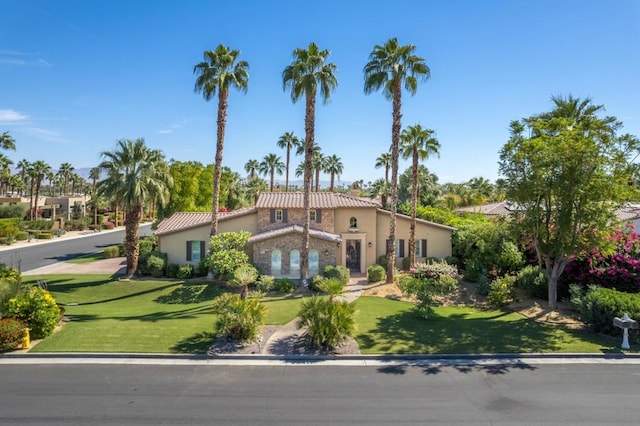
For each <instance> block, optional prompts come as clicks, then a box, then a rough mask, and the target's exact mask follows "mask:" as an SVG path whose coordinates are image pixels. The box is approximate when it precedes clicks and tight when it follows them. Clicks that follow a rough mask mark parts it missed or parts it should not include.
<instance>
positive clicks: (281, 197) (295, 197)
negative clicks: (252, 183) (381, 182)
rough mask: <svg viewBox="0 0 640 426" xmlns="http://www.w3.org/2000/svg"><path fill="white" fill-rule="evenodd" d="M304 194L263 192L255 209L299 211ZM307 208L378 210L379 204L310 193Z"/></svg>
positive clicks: (338, 195) (329, 193) (343, 195)
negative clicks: (362, 208)
mask: <svg viewBox="0 0 640 426" xmlns="http://www.w3.org/2000/svg"><path fill="white" fill-rule="evenodd" d="M303 197H304V193H302V192H263V193H261V194H260V196H259V197H258V202H257V203H256V208H259V209H301V208H303V201H304V199H303ZM309 207H310V208H312V209H338V208H344V207H373V208H379V207H380V203H378V202H376V201H373V200H370V199H368V198H360V197H354V196H352V195H347V194H337V193H334V192H312V193H311V194H309Z"/></svg>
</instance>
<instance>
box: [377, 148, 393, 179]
mask: <svg viewBox="0 0 640 426" xmlns="http://www.w3.org/2000/svg"><path fill="white" fill-rule="evenodd" d="M381 167H384V181H385V182H386V183H389V169H390V168H391V153H390V152H385V153H383V154H380V156H379V157H378V158H376V164H375V168H376V169H379V168H381Z"/></svg>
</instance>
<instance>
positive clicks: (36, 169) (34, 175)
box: [31, 160, 51, 220]
mask: <svg viewBox="0 0 640 426" xmlns="http://www.w3.org/2000/svg"><path fill="white" fill-rule="evenodd" d="M49 173H51V166H50V165H49V164H47V163H45V162H44V161H42V160H38V161H36V162H35V163H33V164H32V165H31V179H32V182H33V183H32V184H31V186H32V187H33V186H34V184H35V205H34V206H33V210H32V212H31V220H34V219H37V216H38V215H37V213H38V200H39V199H40V185H41V184H42V180H43V179H44V178H45V176H47V175H48V174H49Z"/></svg>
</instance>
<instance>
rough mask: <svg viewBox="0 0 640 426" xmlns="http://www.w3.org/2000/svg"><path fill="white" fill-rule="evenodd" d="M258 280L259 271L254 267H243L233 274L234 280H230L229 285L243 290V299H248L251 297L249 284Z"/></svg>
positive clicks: (241, 295)
mask: <svg viewBox="0 0 640 426" xmlns="http://www.w3.org/2000/svg"><path fill="white" fill-rule="evenodd" d="M257 280H258V270H257V269H256V268H255V267H254V266H253V265H249V264H247V265H242V266H240V267H239V268H238V269H236V270H235V271H234V272H233V278H232V279H231V280H229V284H231V285H232V286H235V287H240V288H241V289H242V291H241V293H240V298H241V299H246V298H247V296H248V295H249V284H253V283H255V282H256V281H257Z"/></svg>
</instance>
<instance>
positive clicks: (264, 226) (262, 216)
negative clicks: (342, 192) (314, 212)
mask: <svg viewBox="0 0 640 426" xmlns="http://www.w3.org/2000/svg"><path fill="white" fill-rule="evenodd" d="M282 210H287V221H286V222H273V223H271V209H259V210H258V232H262V231H267V230H270V229H277V228H282V227H283V226H287V225H293V224H298V225H304V209H282ZM320 216H321V217H320V219H321V222H311V228H313V229H319V230H321V231H325V232H330V233H334V232H335V225H334V220H335V219H334V211H333V210H332V209H322V213H320Z"/></svg>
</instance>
